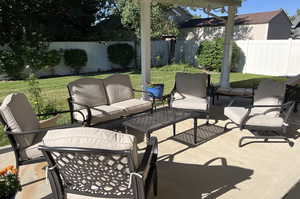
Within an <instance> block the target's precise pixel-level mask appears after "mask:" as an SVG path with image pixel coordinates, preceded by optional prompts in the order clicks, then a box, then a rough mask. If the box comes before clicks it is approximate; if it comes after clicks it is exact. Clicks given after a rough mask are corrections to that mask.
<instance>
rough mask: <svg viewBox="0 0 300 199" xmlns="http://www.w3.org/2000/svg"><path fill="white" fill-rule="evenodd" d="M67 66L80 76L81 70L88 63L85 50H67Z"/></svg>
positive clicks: (65, 54) (65, 53) (65, 55)
mask: <svg viewBox="0 0 300 199" xmlns="http://www.w3.org/2000/svg"><path fill="white" fill-rule="evenodd" d="M64 59H65V64H66V65H67V66H69V67H71V68H73V69H74V70H75V72H76V73H77V74H79V72H80V70H81V68H82V67H83V66H85V65H86V63H87V61H88V57H87V54H86V52H85V50H82V49H67V50H65V51H64Z"/></svg>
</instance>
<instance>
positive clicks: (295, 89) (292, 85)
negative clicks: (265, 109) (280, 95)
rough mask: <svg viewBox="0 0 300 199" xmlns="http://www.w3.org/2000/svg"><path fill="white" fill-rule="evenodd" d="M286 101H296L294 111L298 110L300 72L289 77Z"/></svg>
mask: <svg viewBox="0 0 300 199" xmlns="http://www.w3.org/2000/svg"><path fill="white" fill-rule="evenodd" d="M285 84H286V87H287V90H286V101H291V100H293V101H295V107H294V112H297V110H298V109H297V108H298V104H299V103H300V86H299V85H300V74H299V75H297V76H295V77H291V78H289V79H288V80H287V81H286V82H285Z"/></svg>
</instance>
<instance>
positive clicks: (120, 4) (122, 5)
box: [116, 0, 179, 38]
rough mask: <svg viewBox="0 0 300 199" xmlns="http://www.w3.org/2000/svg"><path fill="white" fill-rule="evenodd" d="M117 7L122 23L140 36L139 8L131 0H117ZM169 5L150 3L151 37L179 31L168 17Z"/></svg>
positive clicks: (175, 33)
mask: <svg viewBox="0 0 300 199" xmlns="http://www.w3.org/2000/svg"><path fill="white" fill-rule="evenodd" d="M116 5H117V8H118V11H119V13H120V16H121V22H122V24H123V25H124V26H125V27H126V28H128V29H130V30H133V31H134V32H135V34H136V36H137V37H139V36H140V9H139V6H138V5H137V4H136V3H135V2H134V1H132V0H118V1H117V3H116ZM169 9H171V7H170V6H166V5H162V4H160V3H152V7H151V14H152V15H151V19H152V20H151V22H152V23H151V29H152V37H153V38H161V37H162V36H163V35H175V36H176V35H177V34H178V33H179V31H178V28H177V26H176V24H175V23H174V22H173V21H172V20H169V19H168V10H169Z"/></svg>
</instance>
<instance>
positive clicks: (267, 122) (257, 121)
mask: <svg viewBox="0 0 300 199" xmlns="http://www.w3.org/2000/svg"><path fill="white" fill-rule="evenodd" d="M245 124H246V125H248V126H257V127H270V128H281V127H282V126H283V125H284V121H283V119H282V118H281V117H275V118H274V117H272V116H270V115H257V116H254V117H251V118H250V119H249V120H247V121H246V123H245Z"/></svg>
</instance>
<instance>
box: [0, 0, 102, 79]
mask: <svg viewBox="0 0 300 199" xmlns="http://www.w3.org/2000/svg"><path fill="white" fill-rule="evenodd" d="M98 2H100V0H61V1H53V0H30V1H28V0H2V1H0V30H1V31H0V45H1V46H5V47H6V48H5V49H2V51H3V53H1V55H2V56H1V57H0V59H1V60H0V62H1V63H2V64H0V67H1V66H3V67H2V68H0V70H1V71H4V72H9V73H11V70H9V71H8V67H4V64H3V63H7V58H8V57H11V56H14V57H18V59H21V61H19V63H22V66H19V67H18V70H17V71H18V72H21V71H22V69H24V68H25V66H27V65H28V66H30V68H31V69H32V70H33V71H38V70H40V69H41V68H43V67H45V66H46V65H47V64H45V60H47V56H48V54H47V53H48V52H47V50H48V41H53V40H69V41H70V40H81V39H82V38H84V37H85V36H86V35H88V34H89V32H91V31H92V29H93V28H92V25H93V23H95V19H96V17H95V15H96V13H97V12H98V9H99V5H100V4H98ZM101 2H102V1H101ZM103 2H104V1H103ZM6 51H7V52H6ZM9 63H11V62H9ZM12 64H13V63H12ZM15 76H16V77H20V76H21V75H20V74H18V75H15Z"/></svg>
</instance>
